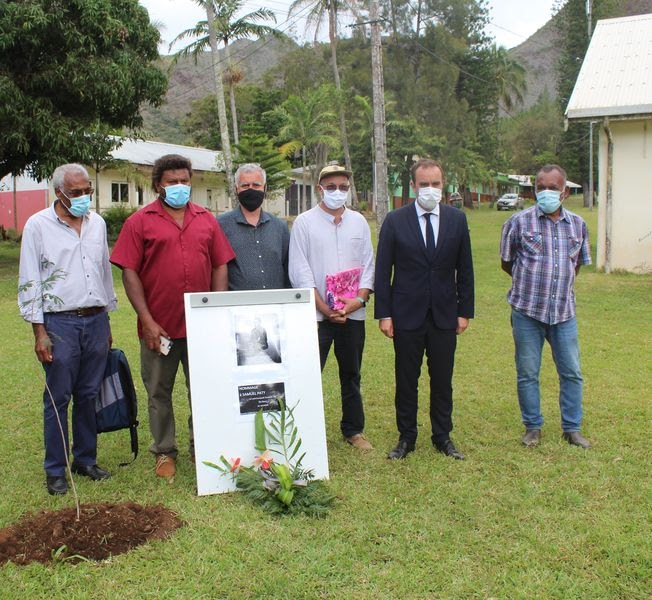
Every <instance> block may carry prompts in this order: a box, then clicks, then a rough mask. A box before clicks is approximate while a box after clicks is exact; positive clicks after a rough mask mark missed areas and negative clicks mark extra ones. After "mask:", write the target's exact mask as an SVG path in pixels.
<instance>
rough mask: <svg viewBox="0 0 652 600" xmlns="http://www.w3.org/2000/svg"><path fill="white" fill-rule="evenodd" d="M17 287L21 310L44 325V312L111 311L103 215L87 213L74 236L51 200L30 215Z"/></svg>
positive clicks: (113, 301)
mask: <svg viewBox="0 0 652 600" xmlns="http://www.w3.org/2000/svg"><path fill="white" fill-rule="evenodd" d="M18 286H19V292H18V306H19V308H20V314H21V316H22V317H23V319H25V320H26V321H29V322H30V323H43V313H47V312H60V311H65V310H75V309H77V308H89V307H92V306H104V307H106V310H107V311H110V310H115V308H116V305H117V299H116V295H115V291H114V289H113V276H112V274H111V264H110V263H109V248H108V245H107V238H106V224H105V223H104V219H102V217H100V216H99V215H97V214H96V213H94V212H90V213H88V214H87V215H85V216H84V217H82V226H81V232H80V234H79V235H78V234H77V232H76V231H75V230H74V229H73V228H72V227H70V226H69V225H68V224H67V223H65V222H64V221H63V220H62V219H60V218H59V216H58V215H57V213H56V211H55V210H54V204H53V205H52V206H50V207H49V208H46V209H44V210H41V211H39V212H37V213H36V214H34V215H32V216H31V217H30V218H29V219H28V220H27V223H26V224H25V229H24V230H23V237H22V242H21V247H20V267H19V271H18Z"/></svg>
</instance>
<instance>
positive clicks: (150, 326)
mask: <svg viewBox="0 0 652 600" xmlns="http://www.w3.org/2000/svg"><path fill="white" fill-rule="evenodd" d="M161 336H163V337H166V338H169V337H170V336H169V335H168V334H167V332H166V331H165V329H163V328H162V327H161V326H160V325H159V324H158V323H157V322H156V321H154V320H153V319H152V320H151V321H149V322H148V323H147V324H145V323H143V339H144V340H145V343H146V344H147V347H148V348H149V349H150V350H154V352H158V353H159V354H160V353H161Z"/></svg>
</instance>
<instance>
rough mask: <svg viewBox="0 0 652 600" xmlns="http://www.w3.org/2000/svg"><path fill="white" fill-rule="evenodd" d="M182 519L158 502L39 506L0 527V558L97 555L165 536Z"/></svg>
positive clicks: (19, 561)
mask: <svg viewBox="0 0 652 600" xmlns="http://www.w3.org/2000/svg"><path fill="white" fill-rule="evenodd" d="M182 525H183V521H181V519H179V517H178V516H177V515H176V514H175V513H173V512H172V511H171V510H169V509H167V508H165V507H164V506H161V505H160V504H158V505H154V506H141V505H140V504H136V503H135V502H125V503H124V504H82V506H81V516H80V518H79V520H77V510H76V509H75V508H74V507H73V508H64V509H63V510H58V511H51V510H44V511H41V512H38V513H35V514H29V515H26V516H24V517H23V518H22V519H21V520H20V521H19V522H18V523H15V524H14V525H11V526H9V527H5V528H4V529H0V564H3V563H5V562H7V561H12V562H14V563H17V564H20V565H24V564H27V563H29V562H32V561H38V562H42V563H49V562H54V561H64V560H65V561H66V562H68V561H70V562H77V561H80V560H83V559H90V560H103V559H105V558H108V557H109V556H115V555H116V554H122V553H124V552H128V551H129V550H131V549H132V548H135V547H136V546H140V545H141V544H144V543H145V542H147V541H149V540H160V539H164V538H167V537H168V536H170V535H171V533H172V532H173V531H174V530H175V529H177V528H179V527H181V526H182Z"/></svg>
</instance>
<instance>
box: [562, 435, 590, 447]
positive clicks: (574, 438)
mask: <svg viewBox="0 0 652 600" xmlns="http://www.w3.org/2000/svg"><path fill="white" fill-rule="evenodd" d="M561 437H562V438H563V439H565V440H566V441H567V442H568V443H569V444H570V445H571V446H579V447H580V448H584V449H585V450H588V449H589V448H590V447H591V442H589V440H587V439H586V438H585V437H582V435H581V434H580V432H579V431H564V433H562V435H561Z"/></svg>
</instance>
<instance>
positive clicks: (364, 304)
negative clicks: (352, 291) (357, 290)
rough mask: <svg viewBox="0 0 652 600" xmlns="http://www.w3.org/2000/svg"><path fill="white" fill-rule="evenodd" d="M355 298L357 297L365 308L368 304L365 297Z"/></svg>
mask: <svg viewBox="0 0 652 600" xmlns="http://www.w3.org/2000/svg"><path fill="white" fill-rule="evenodd" d="M355 299H356V300H357V301H358V302H359V303H360V304H362V307H363V308H364V307H365V306H367V301H366V300H365V299H364V298H360V296H356V297H355Z"/></svg>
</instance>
